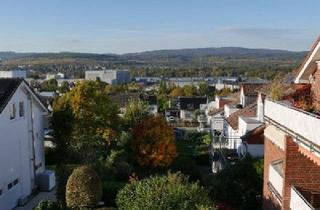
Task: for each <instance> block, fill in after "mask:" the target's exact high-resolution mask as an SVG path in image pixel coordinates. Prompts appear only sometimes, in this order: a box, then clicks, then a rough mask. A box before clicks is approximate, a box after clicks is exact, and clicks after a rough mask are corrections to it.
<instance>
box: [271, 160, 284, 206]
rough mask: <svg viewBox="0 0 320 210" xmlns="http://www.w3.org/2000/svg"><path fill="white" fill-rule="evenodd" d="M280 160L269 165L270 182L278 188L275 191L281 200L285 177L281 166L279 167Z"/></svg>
mask: <svg viewBox="0 0 320 210" xmlns="http://www.w3.org/2000/svg"><path fill="white" fill-rule="evenodd" d="M279 164H280V162H278V163H273V164H270V166H269V183H270V184H271V186H272V187H273V188H274V190H276V192H274V193H275V194H276V195H279V196H278V199H279V200H280V199H281V198H282V189H283V177H282V174H281V171H280V167H278V166H279Z"/></svg>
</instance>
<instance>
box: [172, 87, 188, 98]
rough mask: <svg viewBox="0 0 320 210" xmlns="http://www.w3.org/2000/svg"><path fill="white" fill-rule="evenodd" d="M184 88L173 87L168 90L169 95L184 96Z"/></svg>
mask: <svg viewBox="0 0 320 210" xmlns="http://www.w3.org/2000/svg"><path fill="white" fill-rule="evenodd" d="M184 95H185V94H184V90H183V88H182V87H179V86H178V87H175V88H174V89H173V90H172V91H171V92H170V96H171V97H178V96H184Z"/></svg>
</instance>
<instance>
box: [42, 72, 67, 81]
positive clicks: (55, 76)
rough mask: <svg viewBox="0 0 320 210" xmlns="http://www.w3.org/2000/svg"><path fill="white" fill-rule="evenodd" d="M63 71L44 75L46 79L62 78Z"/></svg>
mask: <svg viewBox="0 0 320 210" xmlns="http://www.w3.org/2000/svg"><path fill="white" fill-rule="evenodd" d="M64 78H65V76H64V73H57V74H47V75H46V80H50V79H64Z"/></svg>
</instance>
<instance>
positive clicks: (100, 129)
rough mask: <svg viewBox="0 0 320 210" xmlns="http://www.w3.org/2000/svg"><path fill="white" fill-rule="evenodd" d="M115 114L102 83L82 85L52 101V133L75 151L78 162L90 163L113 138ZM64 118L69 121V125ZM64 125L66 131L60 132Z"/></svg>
mask: <svg viewBox="0 0 320 210" xmlns="http://www.w3.org/2000/svg"><path fill="white" fill-rule="evenodd" d="M118 113H119V110H118V108H117V106H116V105H114V104H113V103H112V102H111V100H110V98H109V97H108V95H107V94H106V88H105V84H103V83H98V82H94V81H87V82H82V83H80V84H77V86H76V87H75V88H73V89H72V90H71V91H69V92H67V93H66V94H64V95H63V96H62V97H60V98H58V100H56V101H55V103H54V106H53V125H55V126H54V132H55V133H56V134H57V133H58V136H60V137H62V138H64V139H65V137H64V136H67V137H68V138H69V139H67V142H68V143H67V145H65V146H68V147H69V148H71V149H72V151H74V152H76V153H77V155H78V157H79V160H81V161H82V162H91V161H92V160H93V159H95V158H96V155H97V154H100V153H105V152H106V149H107V148H108V146H109V145H110V143H111V142H112V141H114V140H115V139H116V137H117V130H118V125H119V117H118ZM57 115H58V116H60V117H57ZM68 118H70V119H71V120H72V122H71V125H69V124H70V121H69V119H68ZM65 126H66V127H67V128H69V127H70V129H66V130H64V129H63V128H64V127H65ZM56 141H59V139H56ZM83 151H86V152H83ZM60 155H62V156H63V155H65V154H60Z"/></svg>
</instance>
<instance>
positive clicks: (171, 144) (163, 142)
mask: <svg viewBox="0 0 320 210" xmlns="http://www.w3.org/2000/svg"><path fill="white" fill-rule="evenodd" d="M132 149H133V151H134V153H135V156H136V159H137V161H138V163H139V164H140V165H141V166H151V167H165V166H168V165H170V163H171V162H172V160H173V159H174V158H175V157H176V155H177V150H176V144H175V137H174V132H173V128H172V127H171V126H169V125H168V124H167V122H166V121H165V120H164V119H163V117H161V116H150V117H147V118H146V119H145V120H144V121H142V122H141V123H140V124H138V125H137V126H136V127H135V128H134V129H133V141H132Z"/></svg>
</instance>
